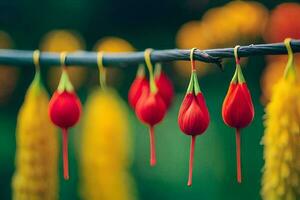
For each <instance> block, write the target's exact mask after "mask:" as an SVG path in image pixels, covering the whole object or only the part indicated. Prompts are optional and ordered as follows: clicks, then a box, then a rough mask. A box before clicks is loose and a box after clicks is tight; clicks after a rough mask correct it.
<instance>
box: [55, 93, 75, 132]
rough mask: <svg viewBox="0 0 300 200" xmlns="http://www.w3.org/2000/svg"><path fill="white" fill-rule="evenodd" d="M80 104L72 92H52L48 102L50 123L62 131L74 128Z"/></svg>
mask: <svg viewBox="0 0 300 200" xmlns="http://www.w3.org/2000/svg"><path fill="white" fill-rule="evenodd" d="M80 113H81V103H80V100H79V99H78V97H77V96H76V94H75V93H74V92H67V91H63V92H59V91H56V92H54V94H53V96H52V98H51V100H50V102H49V115H50V119H51V121H52V122H53V123H54V124H55V125H56V126H58V127H60V128H62V129H68V128H70V127H72V126H74V125H75V124H76V123H77V122H78V120H79V117H80Z"/></svg>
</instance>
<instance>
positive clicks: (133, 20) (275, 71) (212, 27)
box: [0, 0, 300, 200]
mask: <svg viewBox="0 0 300 200" xmlns="http://www.w3.org/2000/svg"><path fill="white" fill-rule="evenodd" d="M296 2H297V1H295V2H294V3H292V2H290V3H286V1H280V0H273V1H268V0H263V1H225V0H214V1H212V0H187V1H181V0H165V1H158V0H152V1H138V0H126V1H119V0H101V1H100V0H61V1H53V0H44V1H24V0H18V1H17V0H1V1H0V30H1V31H0V48H13V49H24V50H33V49H37V48H39V49H41V50H43V51H55V52H60V51H76V50H91V51H92V50H94V51H96V50H103V51H112V52H118V51H136V50H144V49H145V48H148V47H151V48H154V49H171V48H192V47H198V48H200V49H208V48H220V47H233V46H235V45H238V44H240V45H241V44H252V43H265V42H266V43H267V42H281V41H283V40H284V38H285V37H292V38H297V39H300V24H299V21H298V20H299V18H300V4H298V3H296ZM298 57H299V56H298ZM298 60H299V59H298ZM242 61H243V63H242V65H243V67H244V68H243V72H244V76H245V78H246V80H247V83H248V87H249V89H250V91H251V93H252V98H253V102H254V106H255V119H254V121H253V123H252V124H251V125H250V126H249V127H247V128H245V129H244V130H243V131H242V166H243V183H242V184H240V185H239V184H238V183H237V182H236V176H235V173H236V171H235V169H236V168H235V140H234V138H235V136H234V130H233V129H231V128H229V127H227V126H226V125H225V124H224V123H223V121H222V117H221V107H222V102H223V98H224V97H225V94H226V92H227V88H228V84H229V82H230V80H231V77H232V75H233V72H234V68H235V64H234V62H233V60H232V59H227V60H224V67H225V70H224V72H221V71H220V70H219V69H218V68H216V67H215V66H212V65H208V64H205V63H197V67H198V73H199V81H200V87H201V89H202V92H203V93H204V95H205V97H206V101H207V105H208V107H209V111H210V115H211V124H210V126H209V128H208V130H207V131H206V132H205V134H203V135H201V136H200V137H198V138H197V144H196V150H195V165H194V179H193V186H192V187H191V188H189V187H187V186H186V183H187V173H188V158H189V142H190V138H189V137H186V136H185V135H184V134H183V133H181V131H180V130H179V128H178V126H177V113H178V110H179V107H180V103H181V101H182V99H183V97H184V94H185V90H186V88H187V84H188V81H189V73H190V64H189V62H173V63H163V70H164V71H165V72H166V73H167V74H168V76H169V77H170V78H171V80H172V81H173V84H174V88H175V91H176V95H175V98H174V102H173V104H172V106H171V108H170V110H169V111H168V113H167V116H166V117H165V119H164V121H163V122H162V123H161V124H159V125H158V126H157V128H156V140H157V144H156V146H157V159H158V162H157V166H156V167H154V168H151V167H150V166H149V163H148V154H149V153H148V151H149V149H148V129H147V127H146V126H144V125H142V124H141V123H140V122H139V121H138V120H137V119H136V117H135V114H134V111H132V110H130V108H129V106H128V105H127V107H128V110H130V111H129V119H130V127H131V129H130V130H131V131H130V135H128V137H130V138H131V140H132V142H131V143H130V145H129V146H130V147H128V148H131V151H130V152H132V155H131V157H132V158H133V161H132V164H131V166H130V169H129V172H130V176H131V177H132V179H133V182H134V183H133V185H134V187H135V190H136V193H135V198H136V199H142V200H150V199H164V200H167V199H172V200H176V199H178V200H179V199H220V200H221V199H231V200H235V199H236V200H238V199H249V200H250V199H251V200H253V199H260V198H261V197H260V188H261V183H260V181H261V175H262V174H261V169H262V166H263V146H262V145H260V140H261V138H262V135H263V122H262V117H263V114H264V105H265V104H266V103H267V102H268V100H269V98H270V94H271V87H272V85H274V83H275V82H276V81H277V80H278V78H279V77H280V76H281V74H282V72H283V69H284V67H285V63H286V61H287V58H286V56H268V57H262V56H257V57H250V58H248V59H243V60H242ZM298 63H299V61H298ZM136 70H137V66H129V67H128V68H122V69H119V68H113V66H112V67H111V69H109V70H108V73H107V74H108V75H107V76H108V77H107V79H108V80H107V82H108V83H107V84H108V85H109V86H111V87H114V88H115V89H116V90H117V91H118V93H119V94H120V96H121V97H122V99H123V100H124V101H126V102H127V93H128V89H129V87H130V84H131V83H132V81H133V80H134V77H135V74H136ZM69 73H70V77H71V80H72V82H73V84H74V86H75V88H76V90H77V92H78V94H79V96H80V99H81V100H82V102H83V104H84V102H85V101H86V98H87V96H88V95H89V93H90V91H91V89H92V88H94V87H95V86H96V85H97V84H98V82H97V81H98V76H97V71H96V69H90V68H84V67H76V66H75V67H70V68H69ZM42 75H43V82H44V85H45V86H46V88H47V90H48V91H49V94H52V92H53V90H54V89H55V88H56V87H57V83H58V80H59V76H60V69H59V68H43V67H42ZM33 76H34V68H33V67H32V66H22V67H21V66H15V67H7V66H0V199H3V200H6V199H11V193H12V191H11V179H12V175H13V173H14V170H15V166H14V159H15V152H16V137H15V129H16V118H17V115H18V110H19V108H20V106H21V105H22V102H23V100H24V95H25V92H26V90H27V88H28V86H29V84H30V82H31V81H32V79H33ZM220 80H221V81H220ZM80 134H81V123H80V124H79V125H77V126H76V127H75V128H73V129H71V134H70V166H71V167H70V170H71V179H70V181H63V178H62V173H61V166H62V163H61V159H60V160H59V169H60V170H59V173H60V181H59V196H60V199H72V200H75V199H82V198H81V196H80V187H81V186H80V177H79V174H80V172H79V162H80V161H79V156H78V154H79V152H78V151H80V148H79V147H78V146H80V145H78V144H80ZM59 136H60V135H59ZM112 148H113V147H112ZM83 153H84V152H83ZM95 157H97V155H95ZM95 159H96V158H95ZM107 162H109V160H107ZM125 184H126V183H125ZM118 190H119V188H114V190H112V191H114V192H116V193H117V192H118Z"/></svg>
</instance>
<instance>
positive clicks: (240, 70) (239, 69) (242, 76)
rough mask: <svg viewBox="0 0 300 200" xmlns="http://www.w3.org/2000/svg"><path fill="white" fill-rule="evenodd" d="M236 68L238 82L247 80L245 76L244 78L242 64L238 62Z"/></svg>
mask: <svg viewBox="0 0 300 200" xmlns="http://www.w3.org/2000/svg"><path fill="white" fill-rule="evenodd" d="M236 68H237V75H238V82H239V83H244V82H245V78H244V75H243V72H242V69H241V66H240V65H239V64H237V65H236Z"/></svg>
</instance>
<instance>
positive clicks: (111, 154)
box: [80, 88, 135, 200]
mask: <svg viewBox="0 0 300 200" xmlns="http://www.w3.org/2000/svg"><path fill="white" fill-rule="evenodd" d="M129 131H130V129H129V122H128V110H127V107H126V104H125V102H123V100H122V99H121V98H120V97H119V96H118V95H117V93H116V92H115V91H114V90H112V89H109V88H106V89H105V90H102V89H100V88H98V89H97V90H96V91H94V92H93V93H92V94H91V95H90V96H89V98H88V100H87V103H86V107H85V118H84V122H83V131H82V140H81V141H82V146H81V162H80V163H81V181H82V183H81V195H82V197H83V198H84V199H89V200H94V199H102V200H134V199H135V187H134V182H133V179H132V177H130V175H129V173H128V167H129V166H130V164H131V160H132V158H131V141H130V135H129ZM116 188H117V189H118V192H116Z"/></svg>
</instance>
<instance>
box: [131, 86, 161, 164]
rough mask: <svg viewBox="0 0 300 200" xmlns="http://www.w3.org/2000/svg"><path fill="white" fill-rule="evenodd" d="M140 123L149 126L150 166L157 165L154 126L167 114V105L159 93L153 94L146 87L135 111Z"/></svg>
mask: <svg viewBox="0 0 300 200" xmlns="http://www.w3.org/2000/svg"><path fill="white" fill-rule="evenodd" d="M135 112H136V115H137V117H138V119H139V120H140V121H142V122H143V123H145V124H148V125H149V129H150V165H151V166H154V165H155V164H156V153H155V138H154V126H155V125H156V124H158V123H159V122H161V121H162V120H163V118H164V116H165V114H166V105H165V103H164V101H163V99H162V98H161V97H160V95H159V93H158V92H151V91H149V90H148V89H147V88H145V87H144V89H143V93H142V96H141V97H140V99H139V100H138V102H137V104H136V109H135Z"/></svg>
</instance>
